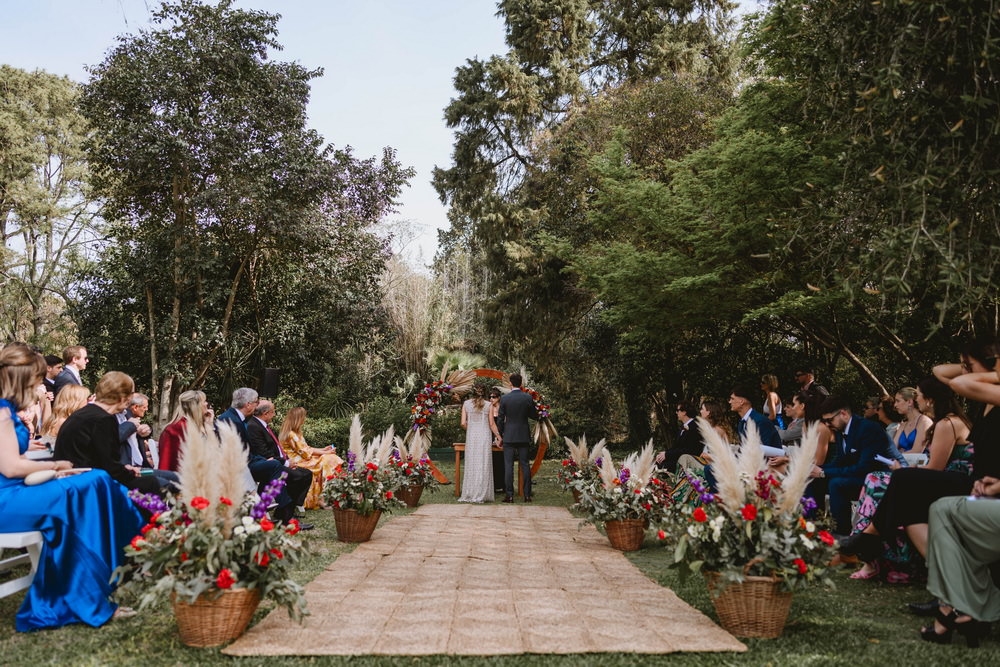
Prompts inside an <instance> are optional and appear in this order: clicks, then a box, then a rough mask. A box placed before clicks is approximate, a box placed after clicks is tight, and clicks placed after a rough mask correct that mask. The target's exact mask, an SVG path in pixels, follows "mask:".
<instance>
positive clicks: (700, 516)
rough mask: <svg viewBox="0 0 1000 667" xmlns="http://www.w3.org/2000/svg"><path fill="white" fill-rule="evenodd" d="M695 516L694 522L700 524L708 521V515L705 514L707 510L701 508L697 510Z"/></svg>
mask: <svg viewBox="0 0 1000 667" xmlns="http://www.w3.org/2000/svg"><path fill="white" fill-rule="evenodd" d="M693 516H694V520H695V521H697V522H698V523H702V522H704V521H708V515H707V514H705V510H704V509H702V508H701V507H698V508H695V510H694V515H693Z"/></svg>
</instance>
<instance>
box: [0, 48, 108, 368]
mask: <svg viewBox="0 0 1000 667" xmlns="http://www.w3.org/2000/svg"><path fill="white" fill-rule="evenodd" d="M78 98H79V86H78V85H77V84H75V83H73V82H72V81H70V80H69V79H68V78H66V77H59V76H55V75H52V74H48V73H46V72H43V71H40V70H39V71H34V72H26V71H24V70H20V69H17V68H14V67H10V66H7V65H0V236H2V239H3V259H2V263H0V280H2V283H0V336H2V337H3V338H4V339H7V340H11V339H21V340H29V341H31V342H33V343H36V344H38V345H41V346H47V347H50V348H61V347H63V346H64V345H66V344H68V343H69V340H70V339H69V336H71V335H72V334H73V330H72V327H71V326H68V324H67V322H66V321H65V319H64V318H63V317H62V310H63V308H64V306H65V305H66V303H67V301H68V300H69V299H70V293H69V284H70V281H71V275H72V273H73V272H74V271H75V270H77V269H79V268H80V266H81V265H82V263H84V262H85V261H86V259H87V257H88V247H92V246H93V244H94V243H95V242H96V241H97V240H98V239H99V238H100V235H101V233H102V231H101V224H100V223H101V220H100V217H99V213H100V207H99V205H98V203H97V202H96V201H95V199H94V197H93V195H92V194H91V192H90V191H89V188H88V186H87V178H88V168H87V163H86V160H85V156H84V151H83V142H84V140H85V139H86V137H87V134H88V130H87V124H86V122H85V120H84V118H83V116H82V115H81V114H80V112H79V110H78V109H77V101H78Z"/></svg>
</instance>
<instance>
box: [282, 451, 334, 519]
mask: <svg viewBox="0 0 1000 667" xmlns="http://www.w3.org/2000/svg"><path fill="white" fill-rule="evenodd" d="M281 446H282V447H283V448H284V450H285V454H286V455H287V456H288V460H289V461H291V462H292V463H294V464H295V465H297V466H298V467H300V468H305V469H306V470H308V471H309V472H311V473H312V474H313V481H312V485H311V486H310V487H309V492H308V493H307V494H306V500H305V504H304V507H305V508H306V509H307V510H315V509H319V507H320V497H321V496H320V494H321V493H322V492H323V481H324V480H326V478H327V477H328V476H329V475H332V474H333V471H334V470H336V468H337V466H339V465H340V464H341V463H343V462H344V460H343V459H341V458H340V457H339V456H337V455H336V454H334V453H332V452H331V453H329V454H317V453H316V452H314V451H313V450H312V448H311V447H309V446H308V445H306V439H305V438H303V437H302V436H301V435H299V434H298V433H295V432H294V431H292V433H291V434H290V435H289V436H288V441H287V442H283V443H281Z"/></svg>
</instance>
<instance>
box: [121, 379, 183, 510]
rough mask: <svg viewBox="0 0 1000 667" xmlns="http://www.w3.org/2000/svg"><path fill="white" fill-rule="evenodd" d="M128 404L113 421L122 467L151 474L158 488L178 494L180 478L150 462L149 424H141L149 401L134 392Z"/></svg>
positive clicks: (144, 396) (174, 473)
mask: <svg viewBox="0 0 1000 667" xmlns="http://www.w3.org/2000/svg"><path fill="white" fill-rule="evenodd" d="M128 402H129V405H128V407H127V408H125V410H123V411H122V412H119V413H118V414H116V415H115V419H116V420H117V421H118V439H119V442H120V443H121V456H120V458H119V461H121V462H122V464H124V465H131V466H134V467H138V468H140V469H141V470H142V471H143V474H152V475H153V477H155V478H156V479H157V480H158V481H159V482H160V486H162V487H165V488H168V489H170V490H171V491H173V492H175V493H176V492H178V491H179V490H180V478H179V477H178V476H177V473H176V472H172V471H170V470H157V469H155V468H154V467H153V464H152V462H151V460H150V458H151V457H150V455H149V450H148V449H147V447H146V441H147V439H148V438H149V435H150V433H151V432H152V431H151V429H150V428H149V424H143V423H142V421H141V420H142V418H143V417H144V416H145V415H146V411H147V410H149V399H148V398H147V397H146V395H145V394H140V393H138V392H136V393H134V394H132V396H131V397H129V401H128Z"/></svg>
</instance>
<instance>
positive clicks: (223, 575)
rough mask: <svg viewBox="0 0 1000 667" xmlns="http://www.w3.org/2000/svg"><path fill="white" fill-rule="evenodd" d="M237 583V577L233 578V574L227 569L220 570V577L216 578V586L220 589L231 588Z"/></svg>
mask: <svg viewBox="0 0 1000 667" xmlns="http://www.w3.org/2000/svg"><path fill="white" fill-rule="evenodd" d="M235 583H236V579H235V577H233V573H232V572H230V571H229V570H227V569H226V568H222V569H221V570H219V576H217V577H216V578H215V585H216V586H218V587H219V588H231V587H232V585H233V584H235Z"/></svg>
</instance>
